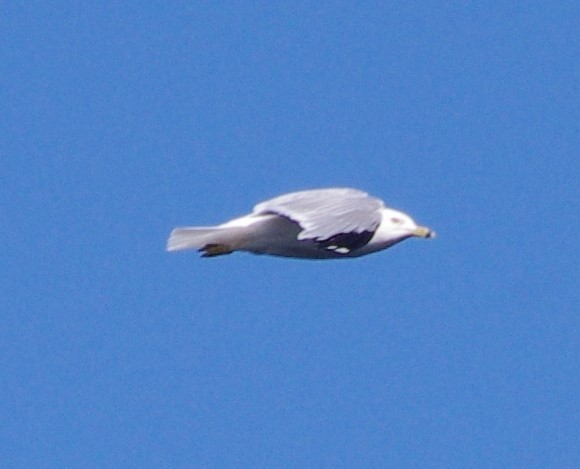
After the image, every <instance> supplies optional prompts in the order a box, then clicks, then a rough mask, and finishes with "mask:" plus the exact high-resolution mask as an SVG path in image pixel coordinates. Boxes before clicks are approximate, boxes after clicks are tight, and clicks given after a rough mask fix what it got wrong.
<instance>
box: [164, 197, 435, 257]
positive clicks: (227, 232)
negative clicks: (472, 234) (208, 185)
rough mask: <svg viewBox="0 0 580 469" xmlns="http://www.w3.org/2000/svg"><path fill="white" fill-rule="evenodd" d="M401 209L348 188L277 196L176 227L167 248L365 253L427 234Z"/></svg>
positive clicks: (208, 254)
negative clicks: (226, 216)
mask: <svg viewBox="0 0 580 469" xmlns="http://www.w3.org/2000/svg"><path fill="white" fill-rule="evenodd" d="M434 235H435V234H434V233H433V232H432V231H431V230H429V229H428V228H425V227H422V226H418V225H417V224H416V223H415V222H414V221H413V219H412V218H411V217H409V216H408V215H406V214H405V213H402V212H399V211H397V210H393V209H391V208H387V207H386V206H385V204H384V203H383V201H382V200H380V199H377V198H375V197H371V196H369V195H368V194H367V193H365V192H361V191H359V190H356V189H348V188H345V189H343V188H331V189H315V190H308V191H301V192H293V193H290V194H285V195H281V196H279V197H276V198H274V199H271V200H267V201H266V202H262V203H260V204H258V205H256V206H255V207H254V210H253V212H252V213H250V214H248V215H246V216H243V217H240V218H236V219H234V220H231V221H229V222H227V223H223V224H221V225H217V226H212V227H185V228H176V229H174V230H173V231H172V232H171V235H170V237H169V240H168V242H167V250H168V251H178V250H183V249H198V250H200V251H201V252H203V256H204V257H212V256H218V255H222V254H230V253H231V252H233V251H247V252H252V253H254V254H269V255H272V256H283V257H298V258H304V259H342V258H351V257H359V256H364V255H366V254H370V253H372V252H376V251H380V250H382V249H386V248H388V247H391V246H393V245H394V244H397V243H399V242H401V241H403V240H405V239H407V238H410V237H421V238H431V237H434Z"/></svg>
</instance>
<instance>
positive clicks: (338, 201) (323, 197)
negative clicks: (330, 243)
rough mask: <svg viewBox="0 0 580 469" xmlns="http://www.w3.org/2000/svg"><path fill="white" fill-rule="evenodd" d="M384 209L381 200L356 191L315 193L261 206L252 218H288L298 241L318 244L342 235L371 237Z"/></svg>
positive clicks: (315, 191)
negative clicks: (298, 229) (295, 228)
mask: <svg viewBox="0 0 580 469" xmlns="http://www.w3.org/2000/svg"><path fill="white" fill-rule="evenodd" d="M384 206H385V205H384V203H383V201H382V200H380V199H377V198H375V197H371V196H370V195H368V194H367V193H366V192H362V191H359V190H356V189H350V188H336V189H315V190H307V191H300V192H292V193H290V194H285V195H281V196H279V197H275V198H273V199H270V200H267V201H265V202H262V203H260V204H258V205H256V206H255V207H254V214H256V215H263V214H268V213H274V214H277V215H281V216H284V217H286V218H289V219H290V220H293V221H295V222H296V223H298V224H299V225H300V227H301V228H302V230H303V231H302V232H300V234H299V235H298V239H300V240H302V239H314V240H316V241H321V240H328V239H331V238H333V237H335V236H337V235H341V234H345V233H358V234H360V233H374V231H375V230H376V229H377V227H378V226H379V224H380V222H381V215H382V209H383V208H384Z"/></svg>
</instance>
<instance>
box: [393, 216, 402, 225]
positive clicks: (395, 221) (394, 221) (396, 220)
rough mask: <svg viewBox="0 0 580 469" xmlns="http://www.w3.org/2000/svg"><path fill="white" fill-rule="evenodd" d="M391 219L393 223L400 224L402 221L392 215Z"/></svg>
mask: <svg viewBox="0 0 580 469" xmlns="http://www.w3.org/2000/svg"><path fill="white" fill-rule="evenodd" d="M391 221H392V222H393V223H394V224H395V225H400V224H401V223H403V220H401V219H400V218H396V217H393V218H391Z"/></svg>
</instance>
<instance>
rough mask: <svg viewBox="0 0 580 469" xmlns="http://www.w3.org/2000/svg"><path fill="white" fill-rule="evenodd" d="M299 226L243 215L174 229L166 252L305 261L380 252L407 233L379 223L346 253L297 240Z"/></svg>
mask: <svg viewBox="0 0 580 469" xmlns="http://www.w3.org/2000/svg"><path fill="white" fill-rule="evenodd" d="M301 231H302V230H301V228H300V226H299V225H298V224H297V223H295V222H293V221H291V220H289V219H288V218H284V217H280V216H278V215H254V214H251V215H246V216H244V217H240V218H236V219H234V220H231V221H229V222H227V223H224V224H222V225H218V226H215V227H190V228H176V229H175V230H173V232H172V233H171V236H170V238H169V241H168V244H167V249H168V250H169V251H177V250H183V249H201V248H203V247H204V246H206V245H210V244H218V245H224V246H227V247H228V248H229V249H230V250H232V251H247V252H252V253H254V254H269V255H273V256H283V257H300V258H306V259H337V258H349V257H359V256H363V255H366V254H370V253H372V252H376V251H380V250H381V249H385V248H387V247H390V246H392V245H393V244H396V243H397V242H399V241H402V240H403V239H406V238H407V237H408V234H407V231H405V232H401V233H396V232H393V229H392V227H389V226H387V224H383V223H381V225H379V227H378V229H377V231H376V232H375V234H374V236H373V237H372V238H371V240H370V241H369V242H368V244H366V245H365V246H362V247H361V248H358V249H354V250H352V251H349V250H348V249H346V248H338V249H336V247H334V249H332V247H330V248H329V249H324V248H321V247H320V245H319V244H317V243H316V242H315V241H314V240H299V239H298V235H299V233H300V232H301Z"/></svg>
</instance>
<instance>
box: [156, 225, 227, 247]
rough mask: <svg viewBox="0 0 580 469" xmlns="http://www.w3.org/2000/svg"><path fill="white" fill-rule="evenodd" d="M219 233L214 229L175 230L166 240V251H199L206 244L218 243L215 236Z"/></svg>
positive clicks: (189, 228)
mask: <svg viewBox="0 0 580 469" xmlns="http://www.w3.org/2000/svg"><path fill="white" fill-rule="evenodd" d="M220 231H222V230H220V229H219V228H214V227H188V228H175V229H174V230H173V231H172V232H171V234H170V235H169V239H168V240H167V250H168V251H181V250H183V249H200V248H202V247H204V246H205V245H206V244H211V243H215V242H218V241H217V239H216V238H217V236H216V234H217V233H219V232H220Z"/></svg>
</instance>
